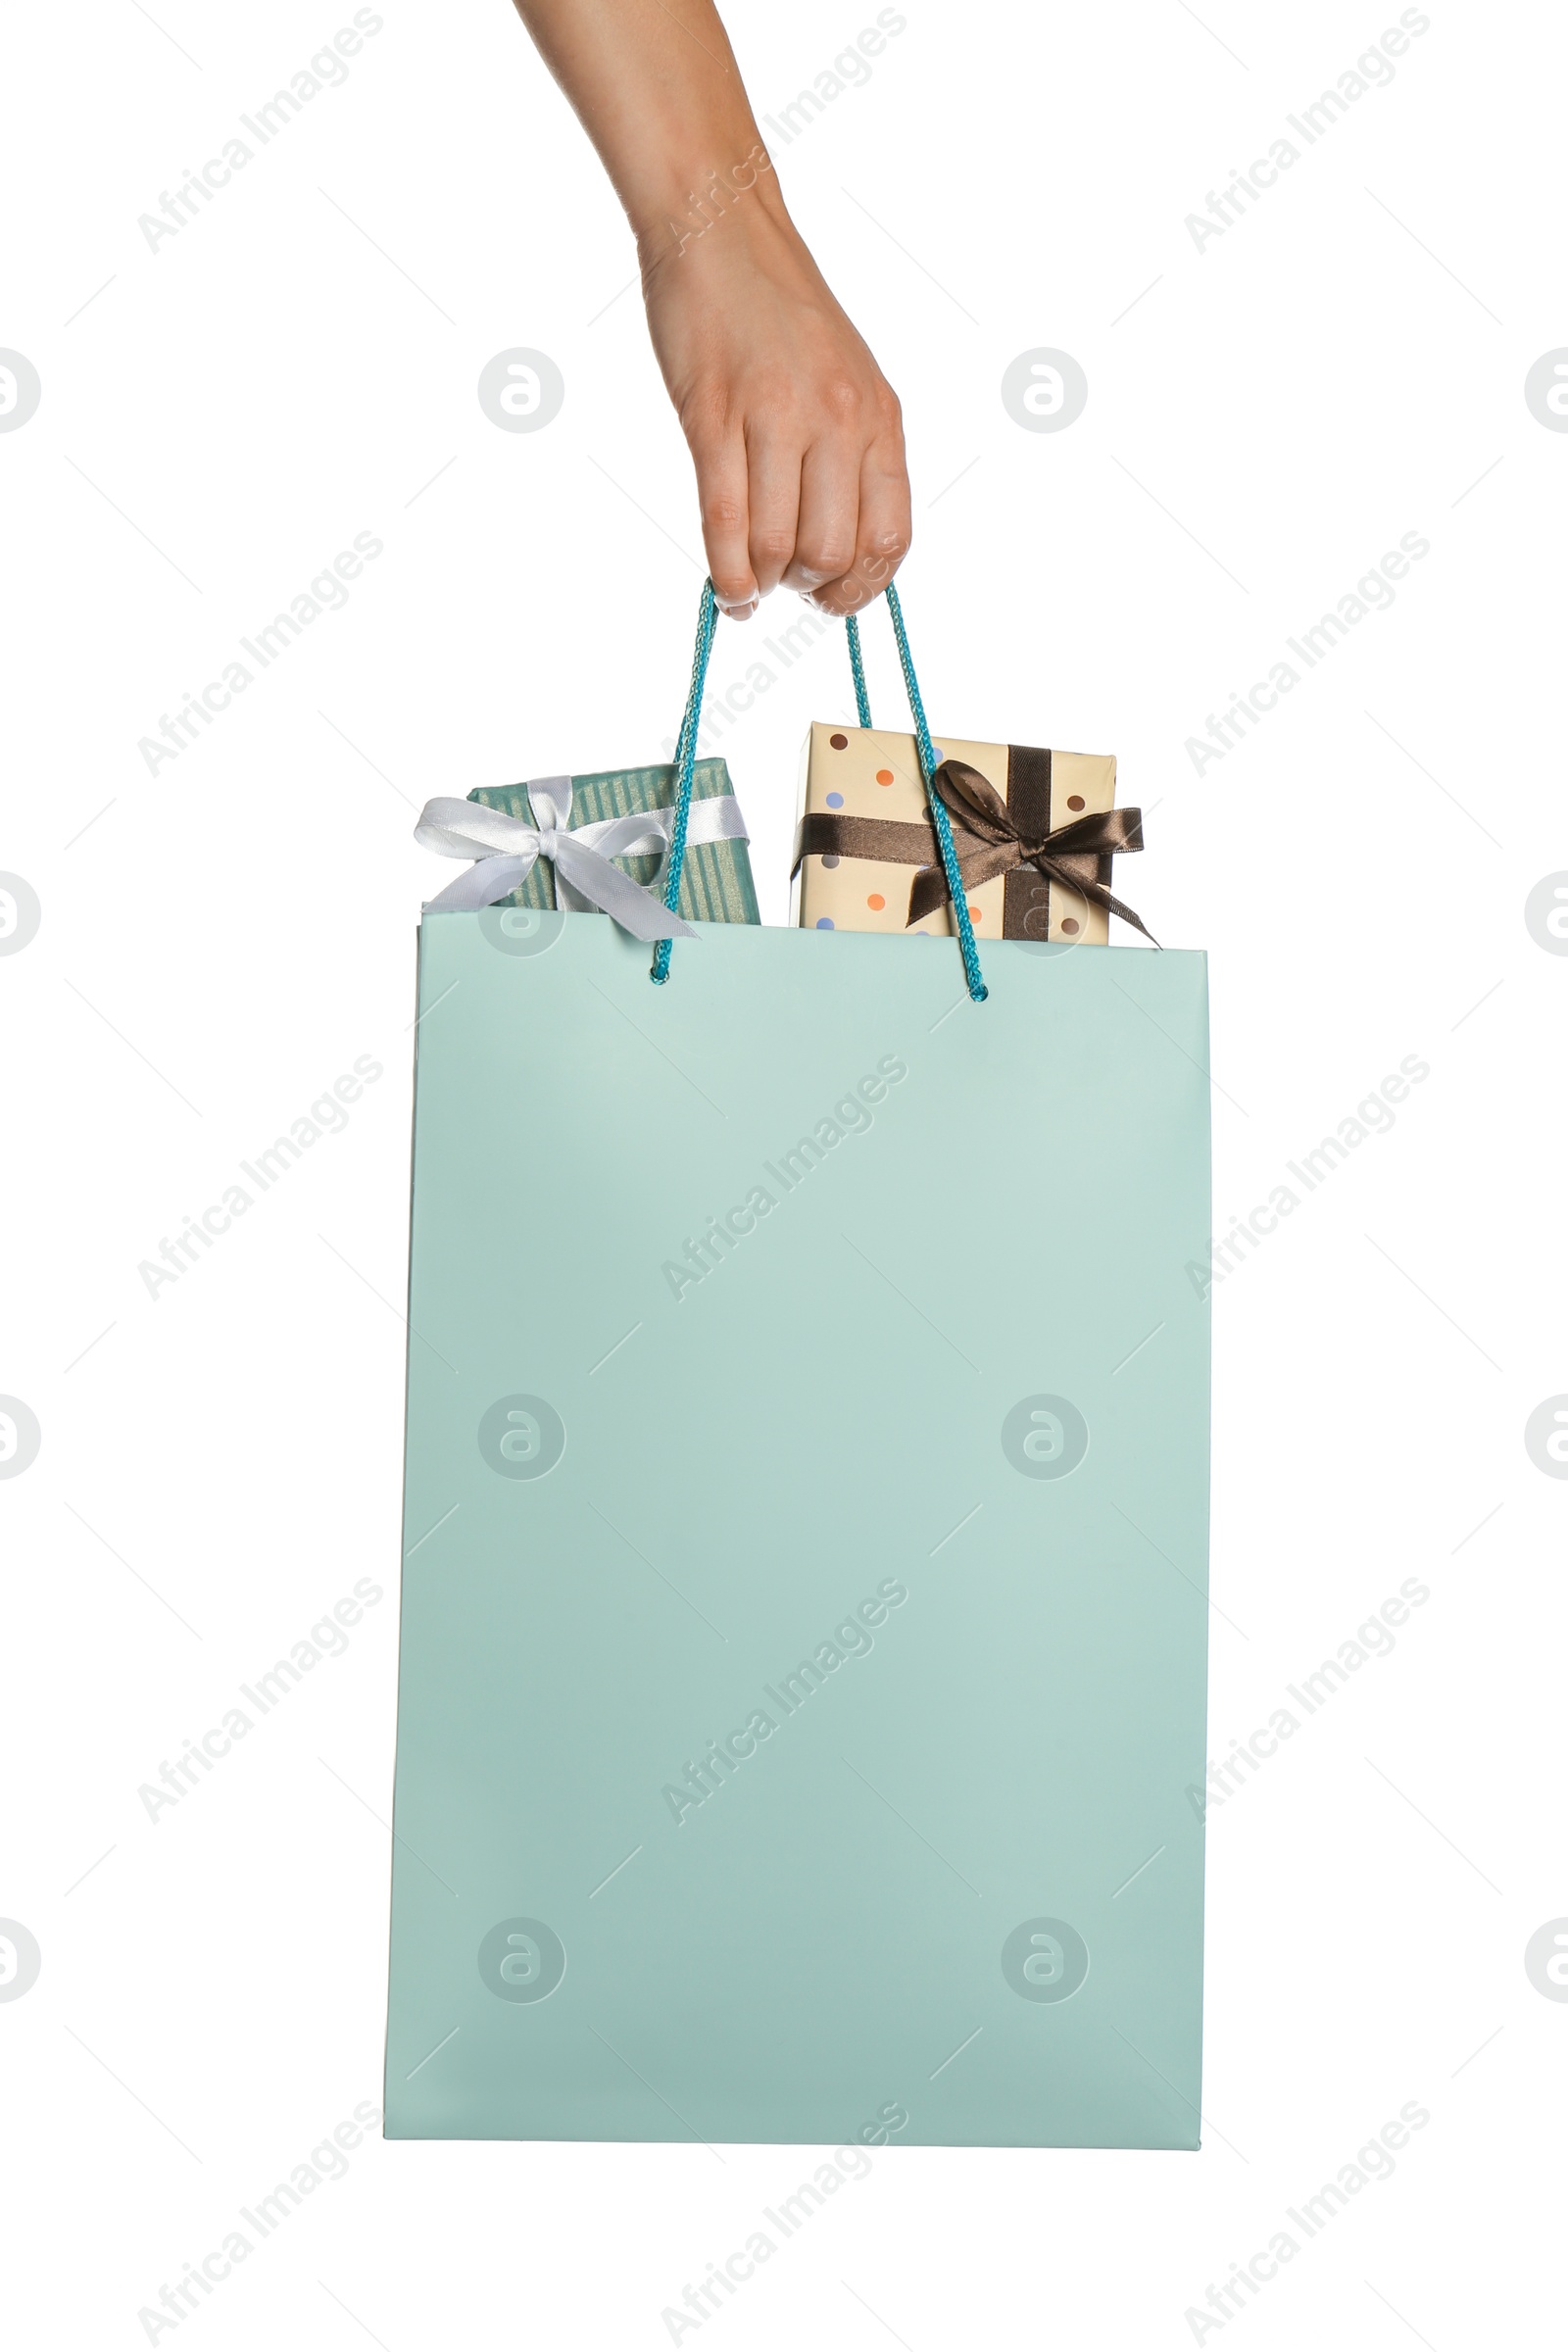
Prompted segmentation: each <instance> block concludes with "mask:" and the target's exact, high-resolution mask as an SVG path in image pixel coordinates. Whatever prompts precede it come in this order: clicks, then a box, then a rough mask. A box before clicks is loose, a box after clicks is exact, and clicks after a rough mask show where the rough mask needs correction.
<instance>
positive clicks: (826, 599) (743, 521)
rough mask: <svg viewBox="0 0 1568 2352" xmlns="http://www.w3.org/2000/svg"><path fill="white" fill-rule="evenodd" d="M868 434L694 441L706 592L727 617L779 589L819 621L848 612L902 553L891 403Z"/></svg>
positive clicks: (899, 445) (738, 435) (899, 442)
mask: <svg viewBox="0 0 1568 2352" xmlns="http://www.w3.org/2000/svg"><path fill="white" fill-rule="evenodd" d="M888 401H889V410H888V412H887V413H885V414H884V415H883V416H882V417H880V418H879V419H878V423H877V427H876V430H875V434H874V437H873V438H871V439H870V440H869V442H866V441H865V440H864V438H863V437H862V435H861V434H859V433H858V432H856V431H854V430H853V429H852V430H848V431H846V430H845V429H844V428H843V427H842V426H839V427H838V429H835V430H830V431H828V432H826V433H824V434H822V435H820V436H819V437H818V438H817V439H815V440H812V441H809V443H808V444H807V445H806V447H805V448H804V449H803V448H802V446H801V438H800V436H799V434H798V433H796V432H791V431H790V430H789V429H788V428H787V427H785V428H784V429H780V428H779V426H778V425H776V424H775V425H773V426H772V427H771V429H769V428H766V427H761V426H759V425H758V424H757V423H755V422H753V423H750V424H749V425H748V426H746V427H745V428H744V429H743V428H741V427H740V426H739V425H737V426H736V427H734V428H731V429H726V430H724V431H723V432H721V433H720V432H715V433H714V434H712V435H711V436H706V435H705V436H703V437H702V438H700V439H699V438H696V437H694V439H693V456H694V459H695V461H696V466H697V483H698V498H699V503H700V507H701V512H702V521H703V542H704V546H705V548H706V550H707V554H708V567H709V571H710V573H711V577H712V582H713V594H714V596H715V598H716V599H717V602H718V605H719V607H720V609H721V610H722V611H723V612H725V613H728V614H729V616H730V617H731V619H734V620H746V619H748V618H749V617H750V616H751V614H752V613H754V612H755V611H756V610H757V607H758V604H759V602H760V599H761V598H762V597H764V596H768V595H770V594H771V593H772V591H773V590H774V589H775V588H777V587H779V586H781V585H782V586H784V587H787V588H794V589H796V590H797V591H798V592H799V593H800V594H801V595H803V596H806V597H808V598H809V600H810V601H811V602H812V603H813V604H814V605H816V606H817V607H818V609H819V610H821V611H822V612H825V613H835V614H842V613H858V612H859V611H860V610H861V609H862V608H863V607H864V606H866V605H868V604H869V603H870V602H871V599H872V598H873V597H875V596H879V595H880V594H881V592H882V590H883V589H884V588H885V587H886V586H887V584H888V582H889V580H891V579H892V577H893V575H894V573H895V572H896V571H897V569H898V567H899V565H900V564H901V563H902V562H903V561H904V558H905V556H906V554H907V552H908V547H909V537H910V518H909V480H908V474H907V469H906V466H905V459H904V437H903V433H902V430H901V428H900V423H899V417H898V407H897V403H896V402H894V401H893V400H892V396H891V394H890V395H889V396H888Z"/></svg>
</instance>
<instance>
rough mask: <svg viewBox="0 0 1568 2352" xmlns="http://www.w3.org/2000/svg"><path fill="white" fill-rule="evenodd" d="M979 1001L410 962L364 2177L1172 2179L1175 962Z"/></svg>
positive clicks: (1182, 1353) (1181, 1000) (913, 980)
mask: <svg viewBox="0 0 1568 2352" xmlns="http://www.w3.org/2000/svg"><path fill="white" fill-rule="evenodd" d="M662 953H663V954H666V955H667V953H668V948H667V943H666V945H665V948H664V949H663V951H662ZM984 958H985V965H984V980H985V985H986V988H987V990H988V992H989V993H988V994H987V995H986V998H985V1001H984V1002H981V1003H977V1002H974V1001H972V1000H971V997H970V995H969V994H968V993H966V991H965V988H964V980H963V973H962V971H961V970H960V968H959V963H958V959H957V957H956V956H954V954H953V952H952V947H951V943H947V942H944V941H943V940H941V939H938V938H920V937H917V936H913V935H910V936H906V937H889V936H879V935H874V934H857V933H852V932H848V931H836V932H819V931H816V930H814V929H813V930H801V929H767V928H759V927H756V926H752V925H747V924H744V923H732V924H717V923H714V924H702V925H699V926H697V934H696V936H695V937H690V938H685V939H682V940H680V941H678V942H677V944H676V946H675V949H674V955H673V961H672V963H671V964H670V965H669V969H668V979H667V984H666V985H663V986H661V987H654V986H651V985H650V976H651V975H650V961H649V949H648V947H647V946H645V945H640V944H639V943H638V942H637V941H636V940H634V939H632V938H629V937H628V936H627V934H626V933H625V932H624V931H623V930H621V929H620V928H618V927H617V926H616V924H614V923H613V922H612V921H611V920H610V919H609V918H608V917H607V916H605V915H603V914H597V913H582V912H568V913H562V912H554V911H545V912H541V913H540V914H539V915H538V917H537V921H536V922H535V923H534V924H533V925H531V926H530V927H529V929H528V930H527V933H526V935H525V936H519V937H514V938H509V937H508V936H507V935H505V934H504V933H502V932H499V931H497V930H496V928H495V927H494V926H493V925H490V926H487V924H486V920H485V917H484V915H483V914H481V913H478V912H471V911H470V912H455V913H435V914H427V915H426V918H425V920H424V923H423V926H422V935H421V941H420V955H419V1020H418V1024H417V1030H416V1037H417V1113H416V1130H415V1155H414V1197H413V1266H412V1277H411V1285H410V1294H409V1376H408V1458H407V1485H406V1500H405V1519H404V1546H405V1558H404V1567H403V1586H402V1592H403V1619H402V1637H401V1664H400V1680H399V1698H398V1747H397V1776H396V1797H395V1824H394V1826H395V1832H396V1837H395V1842H394V1848H393V1857H394V1858H393V1899H392V1942H391V1980H390V2004H389V2022H388V2034H387V2051H386V2093H385V2112H386V2127H385V2128H386V2131H387V2132H388V2134H389V2135H390V2136H392V2137H395V2138H458V2139H605V2140H617V2139H622V2140H688V2139H690V2140H705V2141H708V2142H710V2143H717V2142H721V2141H726V2140H742V2141H813V2142H828V2143H841V2142H845V2143H854V2142H857V2141H860V2140H867V2141H875V2142H876V2143H877V2144H879V2145H880V2144H883V2143H885V2142H886V2141H888V2140H889V2139H890V2137H891V2138H892V2139H893V2141H894V2143H895V2144H900V2143H903V2144H924V2145H943V2146H956V2145H976V2144H984V2145H996V2146H1084V2147H1110V2146H1116V2147H1147V2148H1192V2147H1196V2146H1197V2144H1198V2138H1199V2097H1200V2090H1199V2041H1200V2010H1201V1915H1202V1829H1201V1820H1200V1818H1199V1815H1198V1813H1197V1811H1196V1810H1195V1808H1194V1806H1193V1805H1192V1804H1191V1803H1190V1802H1189V1798H1188V1794H1187V1791H1188V1790H1189V1789H1192V1788H1194V1787H1200V1786H1201V1783H1202V1780H1203V1774H1204V1767H1205V1749H1204V1722H1203V1707H1204V1698H1203V1693H1204V1657H1205V1631H1206V1603H1205V1598H1204V1591H1205V1546H1206V1535H1205V1519H1206V1494H1207V1417H1208V1353H1207V1309H1206V1306H1205V1304H1204V1302H1203V1300H1202V1299H1201V1297H1200V1295H1199V1287H1198V1286H1196V1285H1195V1284H1194V1283H1193V1282H1192V1281H1191V1280H1190V1279H1189V1276H1188V1273H1187V1270H1186V1269H1187V1267H1188V1265H1189V1263H1190V1262H1196V1261H1201V1260H1202V1258H1203V1254H1204V1249H1205V1245H1206V1241H1207V1236H1208V1231H1209V1207H1208V1157H1207V1108H1206V1095H1207V1088H1206V1080H1205V1077H1204V1069H1205V1065H1206V1060H1207V1047H1206V1016H1205V978H1204V964H1203V958H1202V957H1201V956H1200V955H1197V954H1194V953H1189V952H1176V951H1166V952H1165V953H1163V954H1153V953H1151V952H1149V951H1147V950H1144V949H1139V948H1121V947H1094V948H1086V947H1074V946H1058V945H1054V944H1050V943H1039V944H1036V943H1032V942H1028V941H1008V940H1004V941H1000V942H996V943H993V944H990V945H988V946H986V947H985V948H984Z"/></svg>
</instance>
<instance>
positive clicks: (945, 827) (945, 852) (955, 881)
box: [844, 580, 991, 1005]
mask: <svg viewBox="0 0 1568 2352" xmlns="http://www.w3.org/2000/svg"><path fill="white" fill-rule="evenodd" d="M883 594H884V595H885V596H886V598H887V600H888V611H889V612H890V613H892V615H893V635H894V638H895V640H896V642H897V644H898V649H899V666H900V668H901V669H902V670H903V672H904V685H905V691H906V692H907V695H908V698H909V714H910V716H911V717H912V718H913V720H914V748H915V753H916V756H917V758H918V760H919V762H920V776H921V781H922V782H923V783H924V785H925V797H926V806H927V807H928V808H929V809H930V811H931V823H932V827H933V829H934V831H935V833H936V837H937V849H938V852H939V854H940V856H941V858H942V871H943V873H944V874H945V875H946V876H947V883H948V894H949V896H950V897H951V899H952V901H953V912H954V919H955V921H956V924H957V926H958V953H959V955H960V956H962V957H963V976H964V979H965V981H966V982H967V983H968V988H969V994H970V996H971V997H972V998H973V1000H974V1002H975V1004H977V1005H983V1004H984V1003H985V1001H986V998H987V997H988V996H989V995H990V993H991V992H990V990H989V989H988V988H987V987H986V984H985V981H984V979H983V978H982V976H981V972H980V951H979V949H978V948H977V947H976V945H975V937H974V925H973V923H972V922H971V921H970V920H969V905H968V900H967V898H966V897H965V895H964V888H963V878H962V876H961V875H960V873H959V871H958V853H957V851H956V849H955V847H954V843H953V819H952V818H951V817H950V816H949V814H948V809H947V804H946V802H945V801H944V800H943V798H942V795H941V794H940V793H939V792H938V791H937V789H936V787H935V785H934V784H933V783H932V781H931V779H932V777H933V776H934V775H935V774H936V770H937V756H936V751H935V749H934V747H933V745H932V742H931V730H930V728H929V727H928V726H927V724H926V717H925V705H924V703H923V702H922V701H921V700H920V688H919V683H918V681H917V680H916V678H915V674H914V662H913V658H912V657H911V655H910V653H909V640H908V637H907V633H906V631H905V626H904V610H903V607H902V606H901V605H900V603H899V592H898V590H897V589H896V588H895V587H894V585H893V583H892V581H891V580H890V581H889V582H888V585H887V587H886V588H885V590H884V591H883ZM844 626H845V629H846V631H847V633H848V636H849V640H850V668H851V670H852V671H853V673H854V677H855V704H856V709H857V710H858V711H859V714H860V724H861V726H862V727H868V726H869V725H870V724H871V705H870V701H869V699H868V697H867V695H866V691H865V669H864V666H863V664H862V662H861V660H860V624H859V622H858V620H857V619H856V617H855V614H854V613H851V614H850V615H849V617H848V618H847V619H846V621H845V623H844Z"/></svg>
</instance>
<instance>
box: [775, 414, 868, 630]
mask: <svg viewBox="0 0 1568 2352" xmlns="http://www.w3.org/2000/svg"><path fill="white" fill-rule="evenodd" d="M859 513H860V448H859V444H858V442H852V441H846V440H841V439H834V440H831V441H825V442H819V443H817V444H816V445H815V446H814V447H813V448H810V449H809V450H808V451H807V452H806V456H805V458H804V460H803V461H802V465H801V506H800V517H799V520H798V521H797V523H796V527H795V546H794V548H793V550H792V552H791V555H790V559H789V562H788V563H787V564H785V566H784V569H783V572H782V574H781V575H780V576H781V578H782V581H783V584H784V586H785V587H786V588H795V589H798V590H799V591H800V593H801V594H802V595H803V596H809V595H810V594H811V593H812V592H813V590H815V589H818V588H825V587H826V586H827V584H828V582H829V581H830V580H836V579H838V578H839V577H840V575H841V574H842V573H844V572H846V571H847V570H848V569H849V567H850V565H851V564H853V563H854V561H855V548H856V536H857V528H858V521H859Z"/></svg>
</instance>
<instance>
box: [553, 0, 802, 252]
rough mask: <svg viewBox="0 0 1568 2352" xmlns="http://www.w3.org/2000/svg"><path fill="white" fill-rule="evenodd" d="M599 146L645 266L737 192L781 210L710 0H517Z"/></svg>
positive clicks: (767, 207) (778, 212)
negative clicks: (667, 2) (666, 2)
mask: <svg viewBox="0 0 1568 2352" xmlns="http://www.w3.org/2000/svg"><path fill="white" fill-rule="evenodd" d="M515 5H516V9H517V13H518V15H519V16H520V17H521V18H522V21H523V23H524V24H525V25H527V27H528V30H529V32H530V33H531V34H532V36H533V40H534V43H535V46H536V47H537V48H538V50H539V52H540V55H541V56H542V57H543V58H544V60H545V63H546V64H547V65H548V66H549V68H550V71H551V72H552V73H554V75H555V77H556V79H557V81H558V82H559V83H560V84H561V87H562V89H563V90H564V92H565V94H566V96H567V98H568V99H569V100H570V101H571V104H572V106H573V108H574V109H575V110H576V113H577V115H578V117H579V119H580V121H581V123H582V124H583V127H584V129H585V130H586V131H587V133H588V135H589V137H590V138H591V139H592V141H593V143H594V145H595V147H596V148H597V149H598V151H599V156H600V160H601V161H602V163H603V164H604V167H605V170H606V172H608V173H609V175H610V178H611V181H612V183H613V187H614V189H615V193H616V194H617V195H618V196H619V198H620V201H621V203H622V204H623V205H624V207H625V209H626V217H627V219H628V220H629V221H630V222H631V225H632V230H633V233H634V235H635V236H636V239H637V248H638V252H639V254H640V256H641V258H642V261H643V264H644V267H645V268H647V267H649V266H651V265H652V264H654V263H657V262H660V261H662V260H663V259H664V258H665V256H666V254H667V253H669V252H673V251H678V250H679V248H680V245H681V243H682V242H683V240H684V238H685V237H686V236H688V235H690V234H691V233H693V232H694V231H700V230H701V228H702V227H703V225H704V223H705V221H709V220H711V219H713V218H714V217H715V215H716V214H717V213H720V212H722V211H723V209H724V208H725V207H727V206H728V205H729V204H732V203H734V202H735V201H736V200H737V199H738V198H739V197H740V196H741V195H743V194H744V195H746V196H748V197H755V199H756V200H757V202H758V203H759V205H760V207H761V208H762V209H763V210H764V211H766V212H768V213H771V214H773V215H774V216H775V217H776V218H777V219H779V220H781V221H782V220H783V219H784V218H785V215H784V207H783V199H782V197H781V196H780V194H779V190H778V181H777V178H776V176H775V174H774V172H773V171H772V168H771V166H770V165H769V164H768V162H767V151H766V148H765V145H764V143H763V140H762V137H761V133H760V131H759V129H758V127H757V122H756V118H755V117H754V115H753V113H752V109H751V105H750V102H749V100H748V99H747V96H746V90H745V87H744V85H743V83H742V81H741V76H740V73H739V71H738V69H737V67H736V64H735V58H734V55H733V52H732V51H731V49H730V45H729V40H728V36H727V35H726V33H725V31H724V27H723V25H722V24H721V23H720V21H719V18H718V15H717V13H716V11H715V10H714V8H713V6H712V5H711V0H669V4H668V5H666V4H665V0H515Z"/></svg>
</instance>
